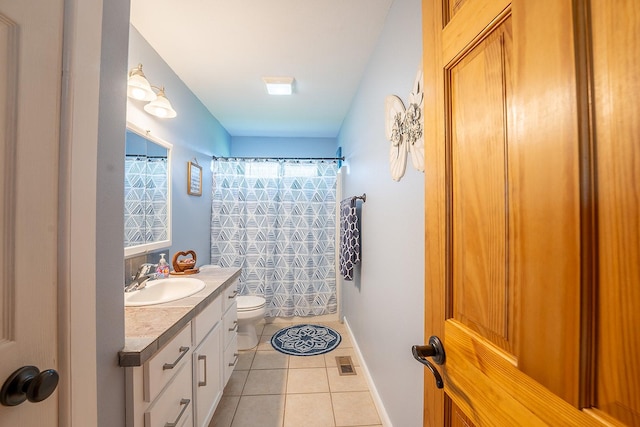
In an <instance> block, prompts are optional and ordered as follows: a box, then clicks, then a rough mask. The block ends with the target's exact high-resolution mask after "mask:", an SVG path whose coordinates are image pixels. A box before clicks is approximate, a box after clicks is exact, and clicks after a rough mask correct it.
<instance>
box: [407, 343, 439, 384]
mask: <svg viewBox="0 0 640 427" xmlns="http://www.w3.org/2000/svg"><path fill="white" fill-rule="evenodd" d="M411 353H412V354H413V357H414V358H415V359H416V360H417V361H418V362H420V363H422V364H423V365H424V366H426V367H427V368H429V370H430V371H431V373H432V374H433V376H434V377H435V378H436V387H438V388H443V387H444V382H443V381H442V377H441V376H440V373H439V372H438V370H437V369H436V367H435V366H433V365H432V364H431V362H429V360H428V359H427V357H432V358H433V361H434V362H436V363H437V364H438V365H442V364H443V363H444V361H445V354H444V346H443V345H442V341H440V339H439V338H438V337H436V336H432V337H430V338H429V344H427V345H414V346H413V347H411Z"/></svg>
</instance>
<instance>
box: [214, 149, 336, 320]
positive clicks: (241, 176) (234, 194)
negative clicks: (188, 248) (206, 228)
mask: <svg viewBox="0 0 640 427" xmlns="http://www.w3.org/2000/svg"><path fill="white" fill-rule="evenodd" d="M336 176H337V165H336V164H335V163H334V162H321V161H305V162H303V161H288V160H287V161H285V160H277V161H275V160H273V161H271V160H269V161H252V160H244V159H242V160H238V159H216V160H214V161H213V190H212V191H213V197H212V198H213V202H212V215H211V218H212V219H211V263H212V264H217V265H220V266H222V267H241V268H242V274H241V275H240V283H239V292H240V294H241V295H258V296H262V297H264V298H265V299H266V301H267V312H266V316H267V317H293V316H313V315H323V314H331V313H335V312H336V309H337V303H336V274H335V236H336V227H335V224H336V223H335V218H336V217H335V212H336V211H335V209H336Z"/></svg>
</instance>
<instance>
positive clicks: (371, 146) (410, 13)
mask: <svg viewBox="0 0 640 427" xmlns="http://www.w3.org/2000/svg"><path fill="white" fill-rule="evenodd" d="M421 63H422V23H421V4H420V0H403V1H396V2H394V3H393V6H392V8H391V10H390V11H389V14H388V16H387V20H386V22H385V27H384V30H383V32H382V34H381V36H380V39H379V41H378V45H377V47H376V50H375V52H374V54H373V56H372V57H371V59H370V62H369V65H368V67H367V69H366V71H365V74H364V75H363V78H362V81H361V83H360V87H359V89H358V92H357V94H356V96H355V98H354V100H353V102H352V105H351V108H350V111H349V113H348V116H347V117H346V119H345V121H344V123H343V125H342V128H341V130H340V134H339V135H338V144H339V145H341V146H342V150H343V155H344V156H345V160H346V164H347V174H346V177H345V179H344V194H345V196H350V195H359V194H362V193H367V201H366V203H364V204H362V213H361V214H362V215H361V216H362V223H361V235H362V247H361V248H362V263H361V266H360V268H359V270H358V271H357V272H356V277H355V280H354V281H353V282H345V284H344V287H343V289H344V291H343V295H344V297H343V309H344V314H345V318H346V321H347V323H348V324H349V326H350V328H351V330H352V331H353V334H354V337H355V339H356V341H357V343H358V346H359V347H360V350H361V351H362V354H363V355H364V357H365V362H366V364H367V367H368V368H369V371H370V373H371V376H372V378H373V381H374V383H375V386H376V389H377V391H378V393H379V395H380V397H381V400H382V401H383V402H384V406H385V409H386V411H387V414H388V415H389V418H390V420H391V423H392V424H393V425H394V426H399V427H403V426H419V425H422V395H423V368H422V365H420V364H419V363H417V362H416V361H415V360H413V358H412V356H411V346H412V345H413V344H419V343H422V341H423V329H424V327H423V323H424V321H423V317H424V313H423V310H424V306H423V304H424V238H425V236H424V211H425V210H424V174H423V173H421V172H418V171H416V170H415V169H414V168H413V167H412V166H411V161H410V160H409V163H408V165H407V171H406V174H405V176H404V177H403V178H402V180H401V181H399V182H396V181H393V180H392V179H391V175H390V173H389V141H387V140H386V138H385V117H384V99H385V97H386V96H387V95H397V96H398V97H400V98H401V99H402V100H403V102H404V103H405V105H406V103H407V100H408V96H409V93H410V91H411V89H412V88H413V84H414V81H415V78H416V73H417V71H418V69H419V68H420V67H421ZM380 349H384V351H380Z"/></svg>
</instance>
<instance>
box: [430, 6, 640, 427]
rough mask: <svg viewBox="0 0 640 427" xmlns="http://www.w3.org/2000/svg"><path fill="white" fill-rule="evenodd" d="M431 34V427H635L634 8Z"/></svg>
mask: <svg viewBox="0 0 640 427" xmlns="http://www.w3.org/2000/svg"><path fill="white" fill-rule="evenodd" d="M423 22H424V32H425V38H424V59H423V63H424V64H425V83H424V87H425V94H426V96H425V159H426V167H425V179H426V181H425V201H426V203H425V209H426V215H425V218H426V224H425V230H426V237H425V244H426V246H425V247H426V263H425V268H426V272H425V278H426V279H425V294H426V304H425V334H426V337H425V340H427V339H428V337H429V336H430V335H437V336H439V337H440V338H441V339H442V341H443V342H444V348H445V352H446V362H445V364H444V365H443V366H442V367H440V369H441V372H442V376H443V378H444V384H445V388H444V392H442V391H440V390H437V389H436V388H435V382H434V379H433V376H432V375H431V373H429V372H428V371H426V373H425V407H424V411H425V425H429V426H438V425H443V424H446V425H473V424H475V425H485V426H515V425H553V426H565V425H566V426H571V425H603V424H605V425H606V424H607V423H621V424H622V425H631V426H640V368H638V363H637V361H638V360H640V330H639V329H638V328H637V325H638V324H640V314H639V313H640V250H639V247H640V219H639V217H640V208H639V205H640V202H639V200H640V185H639V184H638V183H639V182H640V154H638V153H640V116H638V113H637V112H638V111H640V109H639V107H640V105H639V104H640V102H639V101H638V94H639V93H640V78H639V77H638V75H639V73H640V61H639V60H638V58H639V57H640V56H639V55H640V50H639V49H640V42H638V41H637V34H640V4H638V3H637V2H635V1H634V0H625V1H620V2H602V1H593V2H590V1H588V0H574V1H570V0H536V1H530V0H529V1H527V0H514V1H505V0H458V1H453V0H450V1H447V0H444V1H441V0H425V1H424V2H423ZM429 101H431V102H429Z"/></svg>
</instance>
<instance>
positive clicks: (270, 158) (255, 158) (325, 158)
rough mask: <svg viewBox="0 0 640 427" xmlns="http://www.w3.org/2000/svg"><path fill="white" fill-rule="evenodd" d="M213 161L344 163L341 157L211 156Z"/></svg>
mask: <svg viewBox="0 0 640 427" xmlns="http://www.w3.org/2000/svg"><path fill="white" fill-rule="evenodd" d="M212 157H213V160H218V159H221V160H227V159H236V160H341V161H343V162H344V156H343V157H240V156H229V157H218V156H212Z"/></svg>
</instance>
